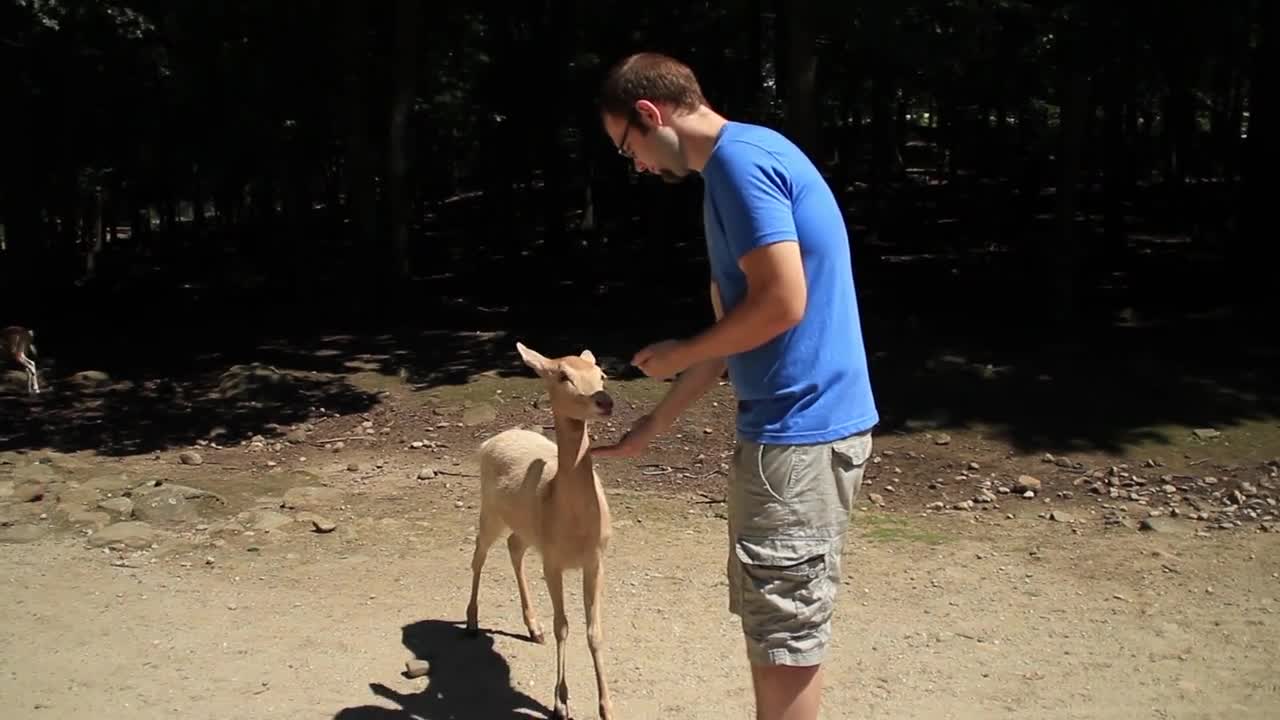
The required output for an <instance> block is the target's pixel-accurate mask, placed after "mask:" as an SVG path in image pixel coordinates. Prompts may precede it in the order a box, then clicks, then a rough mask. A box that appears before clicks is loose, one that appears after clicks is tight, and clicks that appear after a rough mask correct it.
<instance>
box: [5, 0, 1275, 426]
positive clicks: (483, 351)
mask: <svg viewBox="0 0 1280 720" xmlns="http://www.w3.org/2000/svg"><path fill="white" fill-rule="evenodd" d="M1275 8H1276V6H1275V4H1274V3H1268V2H1249V1H1246V0H1228V1H1227V2H1213V3H1210V2H1208V1H1207V0H1188V1H1186V2H1173V3H1154V2H1130V3H1108V2H1101V1H1098V2H1042V3H1027V2H1000V1H993V2H982V3H977V2H962V1H959V0H917V1H913V2H899V1H896V0H895V1H894V2H890V1H889V0H868V1H866V2H860V3H838V2H821V1H817V0H810V1H800V0H797V1H796V2H791V3H787V4H785V5H784V4H783V3H781V2H764V1H763V0H730V1H729V2H721V3H658V4H649V5H643V4H642V5H637V4H635V3H619V2H613V1H611V0H606V1H603V2H594V3H584V2H560V3H551V2H531V3H525V4H521V5H513V6H511V7H502V6H501V4H500V3H495V2H455V3H450V4H448V5H439V6H436V7H434V8H430V9H429V10H427V9H424V4H423V3H419V2H412V1H411V0H396V1H394V2H380V3H369V4H365V3H362V2H354V1H351V2H334V3H318V2H287V3H261V2H248V1H229V2H219V3H196V2H159V1H158V0H136V1H133V2H85V1H73V0H64V1H52V2H45V1H40V0H16V1H14V2H9V3H5V4H4V5H3V7H0V28H3V29H0V97H3V98H4V105H5V108H6V109H5V111H4V112H0V144H3V154H2V155H0V157H2V158H3V162H0V288H2V291H0V302H2V303H3V312H0V324H9V323H21V324H26V325H30V326H34V327H35V328H37V339H38V342H37V345H38V347H39V350H40V352H41V355H42V357H43V358H46V359H47V363H46V365H45V367H46V368H47V372H49V373H50V374H51V376H52V379H53V380H56V379H57V378H58V377H59V373H62V374H65V373H70V372H73V371H76V370H80V369H84V368H89V367H92V368H96V369H101V370H103V371H105V372H108V373H110V375H111V376H112V377H123V378H129V377H136V378H151V379H152V380H155V379H157V378H159V379H161V380H162V381H161V382H160V383H159V384H156V383H154V382H153V383H152V384H151V386H150V387H149V388H148V389H147V390H146V391H145V394H139V395H136V396H127V397H119V398H116V399H115V401H114V404H115V407H116V408H117V410H116V415H114V416H107V418H106V420H103V419H102V418H99V420H98V422H99V423H102V422H105V423H106V425H108V426H116V430H114V431H113V432H124V431H123V430H121V429H120V427H119V426H121V425H122V424H131V425H130V426H129V427H130V429H129V430H128V433H131V434H132V435H133V436H131V437H129V438H125V439H124V440H122V442H121V443H119V445H120V446H121V447H124V448H133V449H145V448H150V447H155V446H156V445H165V444H169V443H177V442H180V441H185V440H184V439H186V438H189V437H192V436H197V435H199V434H200V433H202V432H206V431H207V430H208V427H197V426H199V425H201V422H202V421H200V419H199V418H195V417H192V416H191V415H190V414H189V413H187V412H186V411H185V410H184V406H183V405H182V404H181V401H180V398H181V397H184V396H186V395H189V394H190V393H192V392H194V391H192V390H190V388H189V387H188V386H189V385H190V384H191V383H198V382H199V381H198V380H196V378H198V377H200V375H199V373H201V372H202V371H203V370H204V369H208V368H212V367H220V368H221V367H226V366H227V365H228V364H231V363H236V362H246V361H249V360H254V361H259V362H272V361H277V362H282V363H283V362H291V363H294V365H293V366H295V367H296V366H299V365H301V366H304V367H313V368H315V369H336V367H337V360H334V361H332V363H330V364H326V363H329V361H328V360H326V358H332V357H337V355H336V354H330V355H326V354H324V353H322V352H317V351H316V348H317V347H318V346H321V345H324V342H322V338H326V337H329V336H331V335H332V334H335V333H344V335H343V336H342V337H343V338H345V339H342V340H331V341H329V345H328V346H329V347H331V348H332V347H333V346H334V345H335V344H337V345H341V346H342V347H343V348H345V349H346V350H348V351H350V350H355V351H359V350H361V349H365V350H370V351H372V350H381V351H384V352H386V353H388V354H390V355H392V356H394V358H395V361H394V362H389V363H386V364H385V365H384V366H383V367H382V368H381V369H382V370H383V371H385V372H387V373H400V374H402V375H408V376H410V378H411V379H412V380H413V381H415V382H417V383H420V384H422V385H424V386H426V385H430V384H433V383H440V382H457V381H460V380H461V379H462V378H464V377H465V376H466V374H467V372H469V371H470V370H473V369H476V368H488V367H491V366H492V365H494V364H499V365H505V364H509V363H511V362H514V361H515V358H514V356H513V353H512V352H511V343H512V341H513V340H514V339H516V338H517V337H519V338H523V339H525V340H526V342H530V343H531V344H533V345H535V346H540V347H546V348H548V349H550V348H553V347H564V348H565V351H566V352H567V351H571V350H572V348H574V347H577V346H590V347H592V348H593V349H594V350H596V352H597V354H601V355H608V354H612V355H613V356H615V358H625V357H629V356H630V353H631V352H633V351H634V350H635V349H637V348H638V347H640V346H641V345H643V344H645V343H647V342H650V341H652V340H656V339H660V338H662V337H666V336H670V335H675V334H679V333H685V332H690V331H693V330H696V329H697V328H698V327H700V326H701V325H702V324H704V323H706V322H707V321H709V320H710V308H709V307H708V303H707V300H706V280H705V278H706V273H707V270H706V261H705V258H704V251H703V246H702V236H701V228H700V215H699V202H700V197H701V184H700V182H699V181H698V180H696V179H695V180H692V181H690V182H688V183H685V184H684V185H682V186H679V187H668V186H666V185H663V184H662V183H661V182H660V181H658V180H656V179H653V178H640V177H636V176H635V175H634V174H633V173H631V172H629V168H628V167H627V165H626V162H625V161H624V160H623V159H622V158H620V157H619V156H618V155H617V154H616V152H615V151H614V148H613V147H612V145H611V144H610V141H609V140H608V138H606V137H605V136H604V134H603V133H602V132H601V128H600V123H599V119H598V116H597V114H596V111H595V109H594V106H593V100H594V95H595V91H596V88H597V86H598V83H599V81H600V79H601V77H602V74H603V72H604V71H605V69H606V68H607V67H608V66H609V65H610V64H611V63H612V62H614V61H615V60H617V59H618V58H620V57H621V56H623V55H624V54H626V53H628V52H631V51H634V50H641V49H652V50H660V51H666V52H670V53H673V54H675V55H677V56H678V57H680V58H682V59H684V60H686V61H688V62H690V63H691V64H692V65H693V66H694V67H695V69H696V71H697V72H698V74H699V76H700V79H701V81H702V84H703V87H704V90H705V92H706V94H707V96H708V98H709V100H710V102H711V103H712V104H713V105H714V106H715V107H716V108H717V109H718V110H720V111H721V112H723V113H725V114H727V115H728V116H729V117H731V118H733V119H737V120H746V121H752V122H759V123H763V124H766V125H770V126H773V127H777V128H779V129H782V130H784V131H786V132H787V133H788V134H789V135H790V136H791V137H793V138H794V139H795V140H796V141H797V142H798V143H799V144H800V145H801V146H802V147H803V148H804V149H805V150H806V151H807V152H809V153H810V155H811V156H812V157H813V158H814V159H815V160H816V161H817V162H818V163H819V165H820V167H821V168H822V169H823V171H824V173H825V174H826V175H827V177H828V179H829V181H830V183H831V185H832V187H833V188H834V189H835V190H836V191H837V193H838V195H839V197H840V198H841V199H842V201H843V203H844V206H845V208H846V218H847V220H848V223H849V226H850V230H851V243H852V249H853V252H854V258H855V272H856V276H857V282H858V288H859V292H860V297H861V299H862V306H863V313H864V323H865V331H866V335H867V344H868V348H869V351H870V352H871V353H872V355H873V358H872V362H873V372H874V381H875V384H876V388H877V394H878V400H879V402H880V404H881V406H882V410H883V413H884V415H885V424H886V427H887V428H888V429H894V428H901V427H905V426H907V425H908V424H909V423H910V421H911V420H912V419H920V418H931V419H932V421H933V422H941V423H951V424H964V423H967V422H972V421H982V422H988V423H998V424H1003V425H1006V426H1008V427H1010V428H1012V429H1013V430H1012V432H1013V434H1014V436H1015V439H1016V441H1017V442H1019V443H1020V444H1022V445H1023V446H1026V447H1032V446H1035V445H1036V444H1037V443H1039V442H1044V441H1048V440H1050V439H1061V438H1062V437H1065V436H1068V435H1069V436H1071V437H1078V438H1082V439H1083V440H1085V441H1088V442H1091V443H1094V444H1099V445H1102V446H1114V445H1116V444H1117V443H1122V442H1125V441H1127V440H1130V439H1133V434H1134V433H1135V432H1137V430H1136V429H1137V428H1140V427H1145V426H1149V425H1151V424H1155V423H1164V422H1169V423H1187V424H1192V425H1211V424H1218V425H1222V424H1226V423H1230V422H1235V421H1239V420H1244V419H1251V418H1252V419H1256V418H1259V417H1271V416H1274V415H1275V414H1276V412H1277V410H1278V409H1280V402H1278V401H1277V398H1278V393H1277V381H1276V379H1275V375H1276V373H1275V372H1274V370H1273V369H1274V368H1275V367H1276V366H1277V359H1280V353H1278V352H1277V343H1276V338H1275V330H1274V328H1275V327H1276V310H1277V307H1278V305H1280V302H1277V293H1276V290H1275V283H1274V278H1275V275H1276V262H1275V261H1276V256H1277V250H1276V243H1275V240H1274V237H1273V234H1272V233H1271V228H1270V225H1269V223H1270V220H1271V218H1270V217H1269V213H1268V212H1267V211H1268V209H1269V208H1268V204H1269V203H1270V201H1271V198H1270V197H1269V196H1268V195H1267V194H1266V193H1265V190H1264V184H1265V182H1266V177H1267V176H1266V173H1267V172H1268V168H1271V167H1274V166H1275V159H1276V155H1277V130H1280V120H1278V119H1277V116H1276V104H1275V99H1276V93H1277V90H1278V88H1280V86H1278V85H1277V84H1276V83H1274V82H1270V83H1268V82H1265V81H1262V78H1265V75H1264V70H1263V68H1264V65H1265V64H1266V63H1267V62H1268V61H1269V60H1271V59H1274V58H1275V56H1276V47H1277V43H1276V31H1277V30H1276V9H1275ZM1268 88H1270V89H1268ZM663 282H666V283H669V284H670V289H659V284H660V283H663ZM469 331H500V332H501V333H511V335H507V334H494V335H484V336H476V337H474V338H470V339H468V338H469V337H470V336H466V335H459V334H457V333H460V332H469ZM268 341H270V342H271V343H272V344H271V345H270V346H269V347H268V348H267V349H264V346H263V343H264V342H268ZM335 352H336V351H335ZM330 365H332V367H331V366H330ZM141 392H142V391H139V393H141ZM308 392H309V391H308ZM304 394H305V393H304ZM56 397H57V396H50V397H49V398H47V399H45V400H43V402H46V403H47V406H46V408H45V410H44V413H45V416H46V418H54V417H57V412H58V407H59V406H58V405H57V402H58V400H57V399H56ZM175 398H179V399H178V400H175ZM283 402H284V401H282V403H283ZM288 402H290V403H294V404H297V403H306V402H319V401H318V400H316V398H315V397H311V396H309V395H308V396H306V397H301V398H291V399H288ZM368 402H369V401H368V399H362V398H345V397H344V398H339V399H338V400H332V399H330V404H334V403H338V404H341V405H342V406H343V407H344V408H346V409H360V408H361V407H365V406H367V405H368ZM6 407H7V409H6V411H5V412H4V413H0V415H3V416H4V418H3V419H0V426H7V429H8V430H11V431H12V430H13V429H14V427H15V425H17V424H18V423H21V422H25V420H22V419H20V417H19V411H18V410H17V409H14V406H12V405H9V406H6ZM63 409H64V410H65V411H66V414H65V416H64V417H63V418H62V420H63V425H62V426H61V427H60V428H59V430H60V431H61V433H62V434H61V435H60V437H63V436H66V435H67V433H68V431H70V430H72V429H74V428H77V427H78V428H79V433H80V434H81V435H82V436H83V442H85V443H88V442H90V440H89V439H88V438H89V436H90V435H92V436H94V437H97V436H99V435H100V434H101V432H102V430H101V428H100V427H99V428H95V427H93V426H91V425H85V424H77V423H78V422H79V420H78V418H79V416H76V415H73V414H72V413H71V409H70V407H69V406H67V407H64V408H63ZM225 410H226V412H232V410H230V409H225ZM234 412H236V413H240V414H242V415H245V418H244V419H245V421H246V422H247V423H252V422H255V421H256V420H255V418H256V416H255V415H254V414H253V412H254V411H252V410H251V409H245V408H240V409H236V410H235V411H234ZM298 413H301V415H299V417H301V416H303V415H305V409H304V408H301V407H299V408H298ZM261 414H262V416H263V417H264V418H265V417H266V416H267V415H272V416H273V417H274V418H275V419H276V420H277V421H288V420H289V419H290V417H289V416H285V415H282V414H281V412H280V411H279V410H278V409H276V410H273V411H272V412H271V413H267V412H263V413H261ZM141 417H149V418H151V420H149V421H148V422H147V425H148V426H149V429H142V428H141V426H140V425H139V423H140V422H141V421H140V420H139V418H141ZM224 419H225V418H224ZM210 422H211V421H210ZM207 424H208V422H205V423H204V425H207ZM187 425H191V427H187ZM5 429H6V427H0V431H3V430H5ZM2 434H4V433H3V432H0V435H2ZM72 434H74V433H72ZM139 434H143V435H145V436H146V437H147V438H149V441H148V442H139V440H138V437H136V436H137V435H139ZM40 438H41V435H40V434H39V433H28V435H27V437H26V439H24V440H23V441H22V442H24V443H36V442H39V440H40ZM46 439H47V438H46Z"/></svg>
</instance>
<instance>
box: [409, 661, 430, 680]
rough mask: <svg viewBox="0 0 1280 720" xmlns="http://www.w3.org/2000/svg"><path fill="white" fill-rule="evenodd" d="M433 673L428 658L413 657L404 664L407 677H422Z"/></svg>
mask: <svg viewBox="0 0 1280 720" xmlns="http://www.w3.org/2000/svg"><path fill="white" fill-rule="evenodd" d="M430 673H431V663H429V662H427V661H426V660H419V659H416V658H415V659H413V660H410V661H408V662H406V663H405V664H404V674H405V677H409V678H420V677H422V676H424V675H428V674H430Z"/></svg>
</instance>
